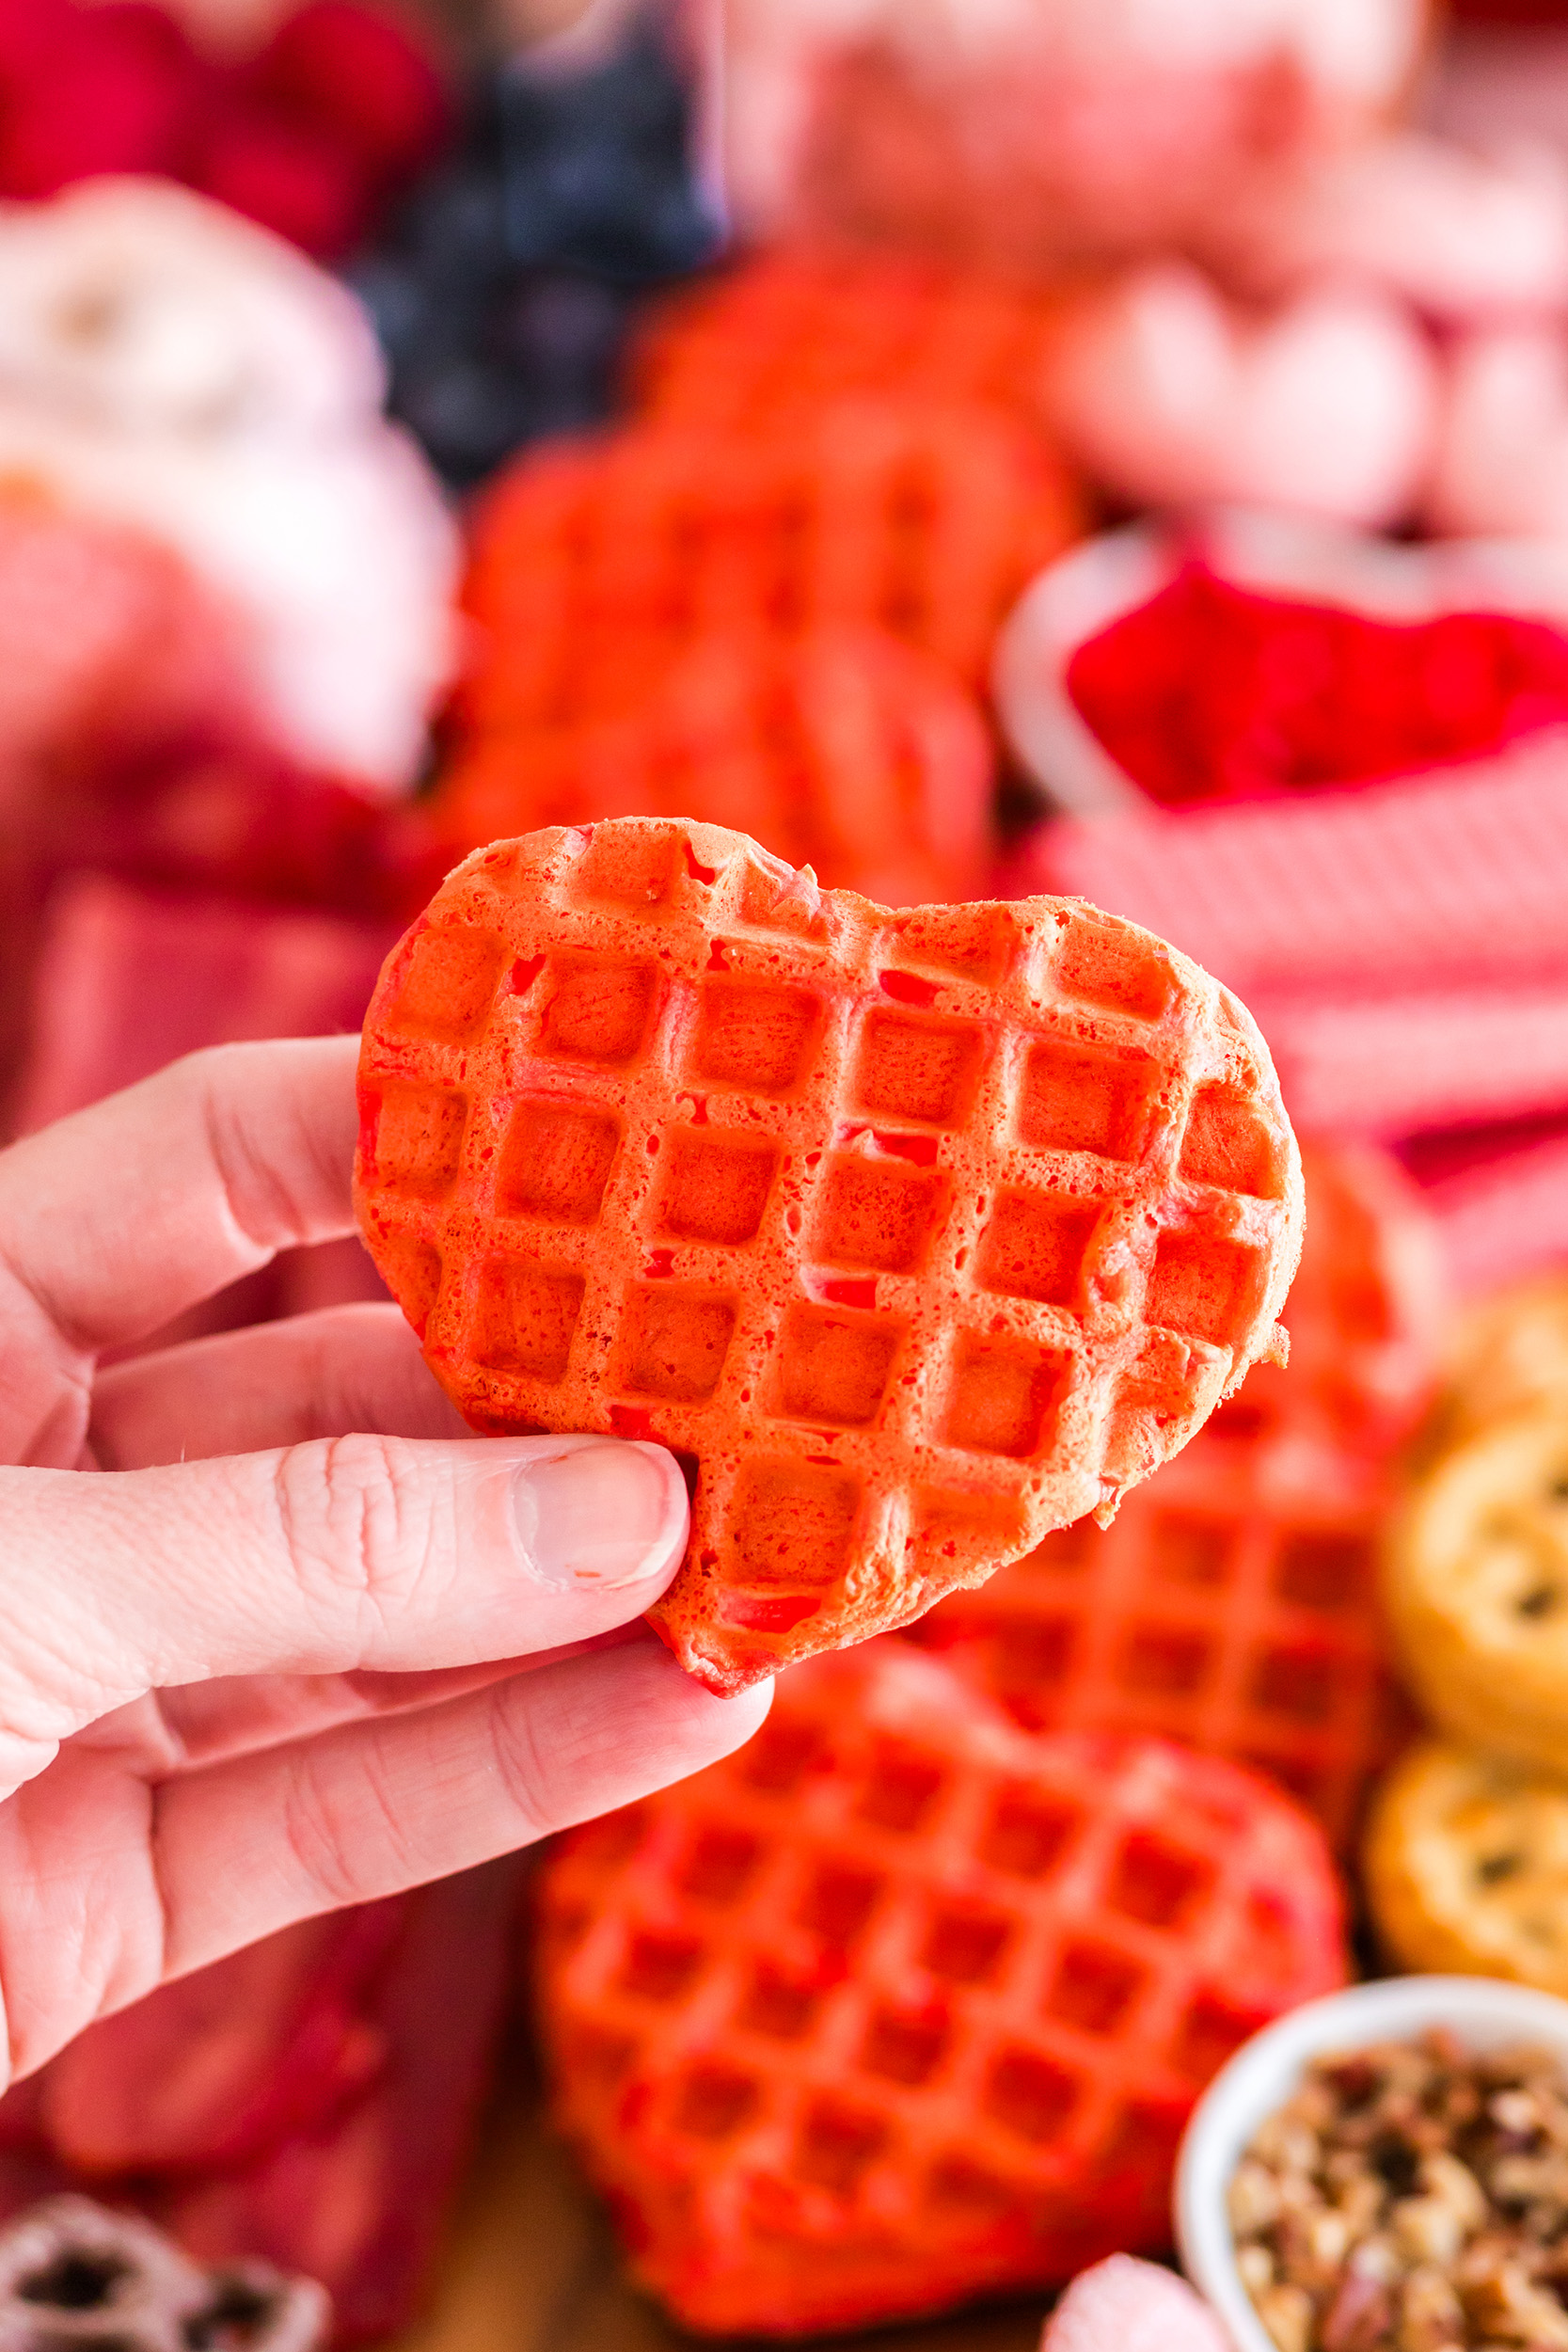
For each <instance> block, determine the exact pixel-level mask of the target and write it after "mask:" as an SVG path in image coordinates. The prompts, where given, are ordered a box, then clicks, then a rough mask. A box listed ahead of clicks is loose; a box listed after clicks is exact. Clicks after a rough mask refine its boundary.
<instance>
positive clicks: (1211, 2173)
mask: <svg viewBox="0 0 1568 2352" xmlns="http://www.w3.org/2000/svg"><path fill="white" fill-rule="evenodd" d="M1429 2026H1449V2027H1450V2028H1451V2030H1452V2031H1453V2032H1454V2033H1455V2034H1457V2035H1458V2037H1459V2039H1460V2041H1461V2042H1465V2043H1467V2044H1468V2045H1469V2046H1470V2047H1471V2048H1472V2049H1477V2050H1484V2049H1490V2048H1494V2047H1496V2045H1497V2043H1498V2042H1537V2043H1540V2044H1542V2045H1543V2046H1544V2047H1545V2048H1547V2049H1551V2050H1555V2051H1557V2052H1559V2053H1560V2056H1561V2058H1562V2059H1563V2062H1564V2063H1565V2064H1568V2001H1560V2000H1559V1999H1558V1997H1557V1995H1556V1994H1553V1993H1536V1992H1532V1991H1531V1990H1530V1988H1529V1987H1528V1986H1527V1985H1522V1984H1507V1983H1504V1982H1503V1981H1502V1980H1501V1979H1497V1978H1495V1977H1390V1978H1388V1979H1386V1980H1385V1981H1384V1982H1382V1983H1379V1984H1355V1985H1352V1986H1350V1987H1349V1988H1348V1989H1347V1990H1346V1991H1345V1992H1343V1993H1330V1994H1327V1995H1326V1996H1325V1998H1324V1999H1323V2000H1321V2001H1308V2002H1307V2005H1306V2006H1305V2008H1302V2009H1297V2010H1291V2013H1290V2015H1289V2016H1287V2017H1281V2018H1279V2019H1278V2020H1277V2021H1276V2023H1275V2024H1274V2025H1272V2026H1265V2027H1264V2029H1263V2031H1262V2032H1261V2033H1259V2034H1255V2035H1254V2036H1253V2038H1252V2040H1251V2041H1250V2042H1247V2043H1246V2044H1245V2045H1244V2047H1243V2048H1242V2049H1240V2050H1238V2051H1237V2053H1236V2055H1235V2057H1234V2058H1232V2059H1231V2060H1230V2062H1229V2064H1228V2065H1227V2066H1226V2067H1224V2068H1222V2070H1221V2071H1220V2073H1219V2074H1216V2075H1215V2077H1214V2079H1213V2081H1212V2083H1211V2084H1210V2086H1209V2088H1208V2090H1206V2091H1205V2092H1204V2094H1203V2097H1202V2098H1201V2099H1200V2100H1199V2102H1198V2104H1197V2106H1196V2108H1195V2109H1194V2111H1193V2117H1192V2121H1191V2122H1190V2123H1189V2124H1188V2126H1187V2132H1186V2137H1185V2138H1184V2139H1183V2140H1182V2143H1181V2154H1180V2161H1179V2163H1178V2165H1177V2171H1176V2240H1177V2245H1178V2247H1179V2248H1180V2254H1181V2261H1182V2265H1183V2267H1184V2268H1185V2270H1186V2272H1187V2276H1188V2277H1189V2278H1190V2279H1191V2280H1192V2281H1193V2284H1194V2285H1195V2286H1196V2288H1197V2289H1198V2290H1199V2292H1200V2293H1201V2294H1203V2295H1205V2296H1208V2298H1209V2300H1210V2302H1211V2303H1212V2305H1213V2306H1214V2309H1215V2310H1216V2311H1217V2312H1218V2313H1219V2315H1220V2318H1221V2319H1222V2321H1223V2322H1224V2324H1225V2326H1226V2327H1227V2328H1228V2330H1229V2332H1230V2334H1231V2336H1232V2337H1233V2338H1234V2340H1235V2344H1236V2352H1275V2346H1274V2344H1273V2342H1272V2340H1271V2338H1270V2337H1269V2335H1268V2333H1267V2331H1266V2330H1265V2328H1264V2327H1263V2325H1262V2322H1261V2321H1260V2320H1259V2317H1258V2314H1257V2312H1255V2311H1254V2310H1253V2307H1252V2299H1251V2297H1250V2296H1249V2295H1248V2294H1247V2291H1246V2289H1245V2287H1243V2284H1242V2281H1241V2280H1240V2278H1239V2277H1238V2275H1237V2271H1236V2255H1235V2249H1234V2247H1233V2245H1232V2243H1231V2236H1230V2221H1229V2217H1228V2216H1227V2212H1226V2191H1227V2187H1228V2186H1229V2183H1230V2176H1231V2174H1232V2172H1234V2170H1235V2169H1236V2165H1237V2162H1238V2160H1239V2159H1240V2157H1241V2155H1242V2153H1243V2151H1244V2150H1245V2148H1246V2147H1247V2145H1248V2143H1249V2142H1250V2140H1251V2138H1252V2136H1253V2134H1254V2133H1255V2132H1256V2131H1257V2129H1258V2126H1259V2124H1260V2123H1261V2122H1263V2121H1264V2119H1265V2117H1267V2116H1270V2115H1272V2114H1273V2113H1274V2112H1275V2108H1276V2107H1281V2106H1284V2104H1285V2102H1286V2100H1287V2099H1288V2098H1289V2097H1290V2096H1291V2092H1292V2091H1293V2090H1295V2088H1296V2086H1297V2084H1298V2083H1299V2082H1300V2080H1301V2076H1302V2073H1303V2070H1304V2068H1305V2067H1306V2066H1307V2062H1308V2061H1309V2060H1310V2059H1312V2058H1317V2057H1319V2056H1321V2055H1322V2054H1323V2052H1325V2051H1329V2050H1356V2049H1361V2048H1364V2047H1365V2045H1366V2044H1367V2043H1368V2042H1398V2041H1406V2040H1409V2039H1410V2038H1412V2037H1413V2036H1414V2035H1416V2034H1418V2033H1423V2032H1425V2031H1426V2029H1427V2028H1428V2027H1429Z"/></svg>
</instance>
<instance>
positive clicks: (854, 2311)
mask: <svg viewBox="0 0 1568 2352" xmlns="http://www.w3.org/2000/svg"><path fill="white" fill-rule="evenodd" d="M539 1909H540V1926H541V1934H540V1946H539V1963H538V1966H539V1988H540V2004H541V2016H542V2025H543V2031H544V2041H545V2047H546V2057H547V2060H548V2063H549V2068H550V2072H551V2075H552V2078H553V2084H554V2099H555V2111H556V2115H557V2118H558V2120H559V2122H561V2124H562V2127H563V2128H564V2130H565V2131H566V2133H567V2134H568V2136H569V2137H571V2138H572V2139H573V2140H574V2141H575V2142H576V2144H577V2145H578V2149H579V2150H580V2151H581V2153H582V2154H583V2156H584V2158H585V2160H586V2163H587V2165H588V2169H589V2170H590V2172H591V2173H592V2175H593V2177H594V2179H595V2181H596V2182H597V2183H598V2184H599V2185H600V2186H601V2187H602V2188H603V2189H604V2190H605V2191H606V2192H607V2193H608V2195H609V2197H610V2201H611V2203H612V2206H613V2208H614V2210H615V2212H616V2214H617V2217H618V2218H619V2220H620V2223H621V2227H622V2233H623V2236H624V2237H625V2239H626V2243H627V2246H628V2249H629V2251H630V2255H631V2260H632V2265H633V2267H634V2269H635V2271H636V2272H637V2274H638V2276H639V2277H640V2279H641V2281H642V2282H643V2284H645V2285H646V2286H648V2287H649V2288H651V2289H652V2290H653V2292H654V2293H655V2294H656V2295H657V2296H659V2297H660V2299H661V2300H662V2301H663V2302H665V2303H666V2304H667V2305H668V2306H669V2308H670V2310H671V2311H672V2312H673V2313H674V2315H675V2317H676V2318H677V2319H678V2320H679V2321H680V2322H681V2323H682V2324H683V2325H685V2326H687V2327H692V2328H702V2329H705V2330H707V2329H711V2330H714V2331H722V2332H729V2331H731V2330H734V2331H736V2332H737V2333H738V2332H744V2333H752V2332H757V2333H765V2334H769V2335H792V2334H804V2333H809V2332H812V2331H814V2330H817V2329H828V2328H851V2327H861V2326H865V2325H868V2324H875V2323H877V2322H880V2321H883V2320H888V2319H892V2318H895V2317H897V2316H900V2315H902V2314H909V2313H914V2312H927V2311H935V2310H940V2309H941V2308H942V2307H943V2306H944V2305H949V2304H952V2303H955V2302H958V2301H961V2300H967V2299H968V2298H970V2297H972V2296H976V2295H984V2294H994V2293H998V2292H1002V2291H1005V2290H1009V2289H1013V2290H1016V2289H1019V2288H1022V2287H1027V2286H1040V2285H1046V2284H1050V2283H1053V2282H1054V2281H1056V2280H1061V2279H1063V2278H1066V2277H1069V2276H1070V2274H1071V2273H1072V2272H1073V2271H1075V2270H1077V2269H1078V2268H1079V2267H1081V2265H1084V2264H1085V2263H1086V2262H1091V2261H1093V2260H1095V2259H1096V2258H1097V2257H1098V2256H1100V2255H1101V2254H1104V2253H1107V2252H1110V2251H1112V2250H1115V2249H1124V2248H1129V2247H1134V2248H1142V2249H1148V2250H1150V2251H1156V2250H1158V2249H1161V2248H1162V2247H1164V2245H1165V2243H1166V2241H1167V2235H1168V2221H1167V2204H1168V2197H1169V2188H1170V2173H1171V2163H1172V2157H1173V2154H1174V2151H1175V2146H1176V2143H1177V2140H1178V2138H1179V2137H1180V2132H1181V2129H1182V2126H1183V2124H1184V2122H1185V2120H1186V2117H1187V2114H1188V2112H1189V2110H1190V2109H1191V2107H1192V2106H1193V2104H1194V2102H1195V2100H1196V2096H1197V2094H1198V2091H1199V2090H1201V2088H1202V2086H1203V2085H1204V2083H1205V2082H1206V2081H1207V2080H1208V2079H1209V2077H1210V2076H1211V2075H1212V2074H1213V2072H1214V2071H1215V2069H1216V2067H1217V2066H1219V2065H1220V2064H1221V2063H1222V2062H1223V2061H1224V2059H1225V2058H1227V2056H1228V2055H1229V2053H1230V2052H1231V2051H1232V2050H1233V2049H1234V2048H1235V2047H1236V2046H1237V2044H1238V2043H1239V2042H1242V2041H1243V2040H1245V2039H1246V2038H1247V2036H1249V2035H1250V2034H1251V2033H1253V2032H1254V2031H1255V2030H1256V2029H1257V2028H1258V2027H1259V2026H1261V2025H1262V2024H1263V2023H1265V2022H1266V2021H1267V2020H1268V2019H1270V2018H1272V2017H1274V2016H1275V2015H1277V2014H1278V2013H1279V2012H1280V2011H1281V2010H1286V2009H1289V2008H1291V2007H1292V2006H1294V2005H1295V2004H1296V2003H1297V2002H1299V2001H1302V2000H1305V1999H1307V1998H1310V1997H1312V1996H1313V1995H1315V1994H1320V1993H1323V1992H1327V1991H1329V1990H1331V1989H1332V1988H1333V1987H1335V1986H1337V1985H1338V1984H1340V1983H1342V1982H1343V1981H1344V1979H1345V1973H1346V1963H1345V1954H1344V1949H1343V1945H1342V1941H1341V1918H1340V1897H1339V1891H1338V1883H1337V1882H1336V1878H1335V1873H1334V1869H1333V1867H1332V1864H1331V1863H1330V1860H1329V1857H1328V1854H1327V1852H1326V1851H1325V1850H1324V1848H1323V1841H1322V1838H1321V1836H1320V1835H1319V1833H1318V1831H1317V1830H1316V1829H1315V1827H1314V1826H1313V1825H1312V1823H1310V1822H1309V1821H1307V1820H1306V1819H1305V1818H1304V1817H1303V1816H1302V1815H1301V1814H1300V1813H1299V1812H1298V1811H1297V1809H1296V1808H1295V1806H1294V1805H1293V1804H1291V1801H1290V1800H1289V1799H1288V1798H1286V1797H1284V1796H1283V1795H1281V1794H1280V1793H1279V1792H1277V1791H1276V1790H1274V1789H1271V1788H1269V1787H1268V1786H1267V1785H1266V1784H1265V1783H1264V1782H1262V1781H1260V1780H1258V1779H1255V1778H1254V1777H1253V1776H1252V1775H1251V1774H1250V1773H1247V1772H1241V1771H1239V1770H1237V1769H1236V1768H1235V1767H1234V1766H1231V1765H1228V1764H1224V1763H1220V1762H1218V1761H1216V1760H1214V1759H1212V1758H1210V1757H1199V1756H1192V1755H1190V1754H1188V1753H1187V1752H1186V1751H1184V1750H1182V1749H1180V1748H1177V1747H1173V1746H1169V1745H1166V1744H1165V1743H1164V1742H1162V1741H1158V1740H1114V1739H1090V1738H1084V1737H1076V1736H1067V1735H1060V1736H1056V1737H1052V1738H1035V1739H1031V1738H1028V1737H1026V1736H1024V1735H1023V1734H1021V1733H1019V1732H1016V1731H1013V1730H1011V1729H1009V1728H1008V1727H1007V1726H1006V1725H1005V1724H1003V1723H1002V1722H1001V1721H1000V1720H999V1718H998V1717H997V1716H996V1715H995V1714H994V1713H993V1712H992V1710H991V1708H990V1705H989V1704H988V1703H987V1702H986V1701H984V1700H982V1699H980V1698H978V1697H977V1696H975V1695H974V1693H972V1692H967V1691H965V1690H964V1688H963V1687H962V1686H961V1685H960V1684H959V1683H958V1682H957V1681H956V1680H955V1679H954V1677H952V1676H951V1675H949V1674H948V1673H946V1672H945V1671H944V1670H942V1668H940V1667H937V1666H935V1665H934V1664H933V1662H932V1661H927V1660H924V1659H920V1658H917V1657H915V1656H914V1655H913V1654H912V1653H911V1652H910V1651H909V1650H908V1649H907V1648H906V1647H905V1646H904V1645H899V1644H894V1643H886V1642H879V1643H873V1644H871V1645H868V1646H867V1647H866V1648H864V1649H862V1650H859V1651H855V1652H852V1653H850V1654H848V1655H846V1656H844V1657H840V1658H835V1659H832V1660H818V1661H814V1662H813V1663H812V1664H811V1665H810V1666H807V1667H804V1668H802V1669H801V1670H800V1672H799V1673H798V1674H794V1675H791V1676H789V1677H786V1679H785V1680H784V1682H783V1683H782V1684H781V1685H780V1689H779V1693H778V1697H777V1699H776V1701H775V1705H774V1709H773V1713H772V1716H771V1717H770V1719H769V1721H768V1724H766V1725H765V1726H764V1728H763V1730H762V1731H761V1732H760V1733H759V1734H758V1736H757V1737H756V1739H755V1740H752V1743H751V1745H750V1746H749V1747H747V1748H745V1749H743V1750H742V1751H741V1752H740V1754H739V1755H737V1756H732V1757H730V1758H728V1759H727V1760H726V1761H725V1762H724V1763H721V1764H719V1765H715V1766H712V1767H710V1768H709V1769H708V1770H707V1771H706V1772H699V1773H697V1774H696V1775H695V1776H694V1777H693V1778H691V1779H689V1780H687V1781H685V1782H683V1783H682V1784H681V1785H680V1786H679V1787H677V1788H671V1789H667V1790H666V1791H664V1792H663V1794H662V1795H659V1796H656V1797H653V1798H650V1799H648V1800H647V1801H646V1802H644V1803H643V1804H640V1805H637V1806H635V1807H633V1808H631V1809H630V1810H628V1811H626V1812H624V1813H620V1814H615V1815H612V1816H610V1818H609V1819H608V1820H603V1821H598V1822H594V1823H593V1824H591V1825H590V1826H588V1827H587V1828H585V1829H583V1830H580V1831H578V1832H575V1833H573V1834H572V1835H571V1836H568V1837H567V1838H566V1839H565V1840H564V1841H563V1842H562V1845H560V1846H559V1847H558V1848H557V1849H556V1851H555V1852H554V1853H553V1855H552V1856H551V1857H550V1859H549V1860H548V1861H547V1862H546V1866H545V1869H544V1871H543V1874H542V1878H541V1882H540V1888H539Z"/></svg>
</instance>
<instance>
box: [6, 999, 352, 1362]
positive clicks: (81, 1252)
mask: <svg viewBox="0 0 1568 2352" xmlns="http://www.w3.org/2000/svg"><path fill="white" fill-rule="evenodd" d="M358 1051H359V1041H358V1039H357V1038H356V1037H334V1038H307V1039H297V1040H289V1041H284V1042H281V1043H277V1044H267V1045H216V1046H211V1047H209V1048H208V1049H207V1050H206V1051H205V1052H202V1053H199V1054H190V1055H187V1056H186V1057H185V1058H184V1060H182V1061H177V1062H172V1063H171V1064H170V1065H169V1067H168V1068H167V1069H166V1070H162V1071H160V1072H159V1073H157V1075H156V1076H155V1077H151V1078H146V1079H144V1080H143V1081H142V1082H141V1084H140V1085H139V1086H134V1087H129V1088H127V1089H126V1090H125V1092H124V1093H123V1094H115V1095H111V1096H110V1097H109V1099H108V1100H107V1101H106V1102H103V1103H95V1104H93V1105H92V1107H91V1108H90V1109H88V1110H85V1111H77V1112H75V1113H73V1114H72V1116H71V1118H69V1119H62V1120H59V1121H58V1122H57V1124H55V1126H53V1127H46V1128H44V1129H43V1131H42V1133H41V1134H40V1135H36V1136H27V1137H25V1138H24V1141H22V1142H21V1143H16V1144H12V1145H11V1147H10V1149H9V1150H8V1151H7V1152H0V1329H4V1328H7V1327H9V1326H11V1325H12V1324H13V1322H14V1324H15V1326H16V1327H17V1331H18V1336H21V1333H22V1332H23V1331H24V1329H25V1326H26V1323H27V1322H28V1320H30V1319H33V1317H36V1314H37V1312H38V1311H41V1313H42V1315H43V1316H44V1318H45V1319H46V1321H47V1324H48V1325H49V1327H51V1328H52V1330H53V1331H54V1332H55V1334H57V1335H58V1337H59V1338H60V1339H61V1340H62V1341H64V1343H66V1345H67V1346H68V1347H70V1348H71V1349H74V1350H79V1351H85V1352H88V1353H96V1352H97V1351H98V1350H99V1349H101V1348H105V1347H116V1346H123V1345H124V1344H126V1343H128V1342H131V1341H134V1340H139V1339H145V1338H146V1337H147V1335H148V1334H149V1333H150V1332H152V1331H155V1330H157V1329H158V1328H159V1327H160V1326H161V1325H163V1324H165V1323H167V1322H168V1321H169V1320H170V1319H171V1318H172V1317H173V1316H175V1315H177V1314H179V1313H181V1312H182V1311H183V1310H184V1309H185V1308H187V1307H194V1306H196V1305H197V1304H198V1302H199V1301H200V1300H201V1299H204V1298H210V1297H211V1296H212V1295H213V1294H214V1291H220V1290H222V1289H223V1288H224V1287H225V1285H226V1284H227V1283H230V1282H232V1281H234V1280H236V1279H238V1277H239V1276H241V1275H242V1274H249V1273H251V1272H253V1271H254V1270H255V1268H256V1267H258V1266H261V1265H265V1264H266V1263H267V1261H268V1260H269V1259H270V1258H272V1257H273V1256H275V1255H276V1253H277V1251H278V1250H280V1249H290V1248H295V1247H297V1246H299V1245H301V1244H304V1243H308V1242H318V1241H330V1240H332V1239H334V1238H335V1237H336V1236H337V1235H338V1234H340V1233H346V1232H352V1231H353V1227H354V1211H353V1206H352V1201H351V1186H352V1181H353V1171H354V1143H355V1122H356V1111H355V1099H354V1072H355V1064H356V1060H357V1057H358ZM7 1292H10V1293H11V1297H10V1298H8V1297H7V1295H6V1294H7ZM17 1294H20V1295H17ZM29 1310H31V1311H32V1316H31V1317H30V1316H29V1312H28V1311H29Z"/></svg>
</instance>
